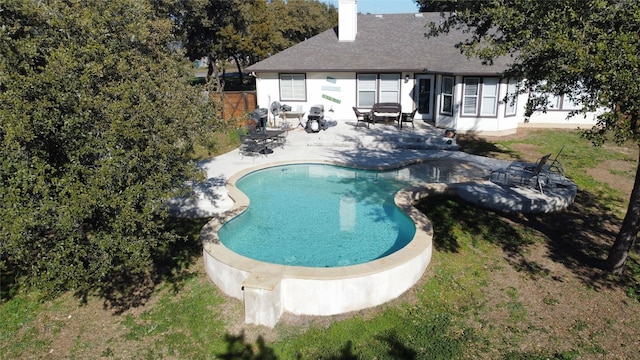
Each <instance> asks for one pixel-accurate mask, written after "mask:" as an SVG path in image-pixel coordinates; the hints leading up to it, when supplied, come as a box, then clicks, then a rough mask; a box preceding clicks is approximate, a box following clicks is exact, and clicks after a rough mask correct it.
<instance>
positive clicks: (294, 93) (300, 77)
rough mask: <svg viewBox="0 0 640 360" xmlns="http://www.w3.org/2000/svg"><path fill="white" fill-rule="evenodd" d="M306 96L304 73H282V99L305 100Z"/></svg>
mask: <svg viewBox="0 0 640 360" xmlns="http://www.w3.org/2000/svg"><path fill="white" fill-rule="evenodd" d="M306 98H307V89H306V86H305V76H304V74H280V100H285V101H286V100H288V101H305V100H306Z"/></svg>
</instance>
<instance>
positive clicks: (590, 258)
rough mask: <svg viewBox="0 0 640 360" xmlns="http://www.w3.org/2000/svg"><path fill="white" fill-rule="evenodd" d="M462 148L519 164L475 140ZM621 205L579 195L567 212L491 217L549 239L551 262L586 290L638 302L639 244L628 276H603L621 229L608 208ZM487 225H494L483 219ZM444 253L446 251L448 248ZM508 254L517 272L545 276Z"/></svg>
mask: <svg viewBox="0 0 640 360" xmlns="http://www.w3.org/2000/svg"><path fill="white" fill-rule="evenodd" d="M458 144H459V145H460V147H461V149H462V150H463V151H464V152H467V153H470V154H474V155H480V156H490V157H504V156H507V157H508V158H510V159H514V160H521V158H520V156H519V155H518V154H517V153H515V152H514V151H511V150H507V149H504V148H502V147H500V146H497V145H495V144H494V143H492V142H490V141H486V140H484V139H482V138H480V137H478V136H475V135H473V134H472V135H465V136H462V137H461V138H460V139H458ZM596 191H598V190H596ZM618 201H619V199H614V198H612V197H611V195H610V194H608V193H604V192H598V193H590V192H587V191H578V193H577V195H576V199H575V202H574V204H573V205H572V206H570V207H569V208H568V209H566V210H565V211H563V212H559V213H552V214H538V215H529V216H523V215H510V214H495V213H493V214H495V215H496V216H498V215H499V216H501V217H503V218H504V219H507V220H509V221H510V222H513V223H518V224H521V225H523V226H526V227H528V228H531V229H534V230H536V231H538V232H539V233H541V234H543V235H544V236H546V238H547V239H548V246H549V250H550V256H551V258H552V259H553V260H554V261H556V262H558V263H562V264H564V265H565V266H566V267H567V268H569V269H571V270H572V272H573V273H574V274H576V276H577V277H578V278H580V279H581V280H582V281H583V282H584V283H585V284H587V285H588V286H591V287H593V288H594V289H598V288H607V287H609V288H611V287H620V288H623V289H625V291H626V292H627V294H628V295H629V296H631V297H633V298H635V299H639V300H640V256H638V255H637V252H638V251H637V250H638V249H639V248H640V244H638V243H636V245H635V249H632V251H631V252H630V256H629V258H628V260H627V269H626V273H625V274H624V275H622V276H613V275H611V274H610V273H608V272H606V271H604V270H603V269H604V261H605V259H606V256H607V253H608V251H609V248H610V246H611V245H612V244H613V242H614V240H615V237H616V235H617V232H618V231H619V229H620V226H621V224H622V220H621V219H620V218H619V217H618V216H617V215H616V214H615V213H614V210H613V209H612V206H610V205H609V204H612V203H615V202H618ZM477 212H478V213H483V214H486V213H489V214H491V213H492V212H490V211H488V210H484V209H478V210H477ZM468 215H470V214H468ZM460 220H461V221H462V220H463V219H460ZM485 221H490V222H493V221H495V220H493V219H492V220H488V219H485ZM494 225H495V224H494ZM494 225H492V226H494ZM471 229H473V227H471ZM505 231H506V232H508V230H506V229H503V232H505ZM503 241H505V240H503ZM520 241H521V239H519V238H518V237H515V238H513V239H511V240H506V242H507V243H506V244H503V248H504V247H505V246H507V248H508V247H509V246H513V245H514V244H513V242H515V243H518V242H520ZM510 243H511V245H509V244H510ZM448 246H451V245H448ZM443 250H446V247H444V248H443ZM505 250H508V249H505ZM509 253H510V255H512V256H514V258H512V259H511V261H512V262H513V261H515V260H516V259H519V260H517V261H518V262H520V264H519V265H518V264H517V263H513V264H514V265H517V267H518V268H521V269H525V270H527V269H528V271H530V272H541V271H542V272H544V269H543V268H542V267H541V266H539V265H538V264H533V263H527V261H526V260H524V257H523V256H522V254H519V253H517V252H516V253H513V252H509Z"/></svg>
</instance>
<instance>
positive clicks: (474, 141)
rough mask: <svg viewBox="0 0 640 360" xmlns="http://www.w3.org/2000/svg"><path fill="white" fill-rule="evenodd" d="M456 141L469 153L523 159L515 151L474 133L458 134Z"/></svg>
mask: <svg viewBox="0 0 640 360" xmlns="http://www.w3.org/2000/svg"><path fill="white" fill-rule="evenodd" d="M456 143H457V144H458V145H459V146H460V149H461V150H462V151H464V152H466V153H468V154H473V155H478V156H485V157H495V158H501V159H511V160H522V159H521V157H520V156H519V155H518V153H516V152H515V151H513V150H509V149H506V148H504V147H502V146H500V145H496V144H494V143H492V142H489V141H486V140H484V139H483V138H481V137H480V136H478V135H476V134H473V133H468V134H464V135H458V136H457V137H456Z"/></svg>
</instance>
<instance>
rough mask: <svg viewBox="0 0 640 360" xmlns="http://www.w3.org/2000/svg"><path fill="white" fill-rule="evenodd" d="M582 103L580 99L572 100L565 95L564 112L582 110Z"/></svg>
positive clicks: (563, 101) (563, 99)
mask: <svg viewBox="0 0 640 360" xmlns="http://www.w3.org/2000/svg"><path fill="white" fill-rule="evenodd" d="M580 109H582V103H581V101H580V99H579V98H576V99H571V96H569V95H567V94H565V95H564V96H562V110H580Z"/></svg>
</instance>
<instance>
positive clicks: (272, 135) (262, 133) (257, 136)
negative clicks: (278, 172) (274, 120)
mask: <svg viewBox="0 0 640 360" xmlns="http://www.w3.org/2000/svg"><path fill="white" fill-rule="evenodd" d="M282 134H284V130H266V129H258V130H256V131H254V132H251V133H250V134H249V139H251V140H256V141H262V149H261V150H260V151H259V153H260V154H271V153H273V150H271V149H269V146H268V145H269V143H270V142H272V141H275V140H277V139H278V138H279V137H280V136H282Z"/></svg>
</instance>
